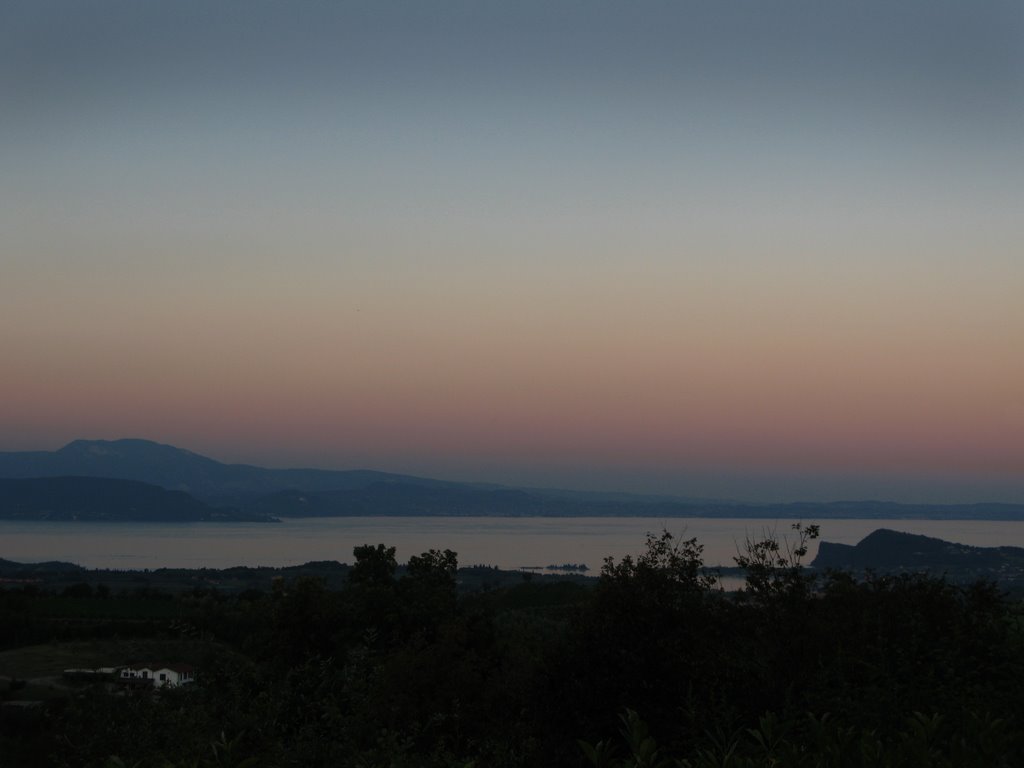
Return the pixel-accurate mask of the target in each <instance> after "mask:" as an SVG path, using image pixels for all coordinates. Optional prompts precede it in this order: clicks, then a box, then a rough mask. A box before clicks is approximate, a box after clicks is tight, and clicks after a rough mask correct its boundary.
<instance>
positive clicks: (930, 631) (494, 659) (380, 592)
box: [0, 528, 1024, 768]
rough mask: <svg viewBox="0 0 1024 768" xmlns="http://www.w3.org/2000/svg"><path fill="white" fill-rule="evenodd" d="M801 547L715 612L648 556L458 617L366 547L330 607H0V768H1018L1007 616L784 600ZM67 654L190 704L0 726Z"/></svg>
mask: <svg viewBox="0 0 1024 768" xmlns="http://www.w3.org/2000/svg"><path fill="white" fill-rule="evenodd" d="M815 533H816V531H815V530H814V529H813V528H811V529H810V530H807V529H802V530H798V531H796V533H795V535H796V536H797V541H795V542H794V543H792V546H791V549H790V548H787V547H786V546H785V545H784V544H782V545H780V544H779V542H776V541H773V540H768V541H761V542H752V543H749V544H748V546H747V550H746V553H745V554H744V556H742V557H741V558H739V560H740V563H739V565H740V566H741V567H743V569H744V571H745V573H746V576H747V582H746V588H745V589H743V590H742V591H740V592H738V593H725V592H722V591H721V590H720V589H719V588H718V586H717V583H716V580H715V578H714V577H712V576H709V575H708V574H707V573H706V572H705V571H704V570H703V569H702V568H701V562H700V554H701V549H700V546H699V545H698V544H697V542H695V541H685V542H679V541H676V540H673V539H672V537H671V536H669V535H668V534H667V533H666V534H663V535H662V536H660V537H651V538H650V539H649V541H648V545H647V549H646V552H645V553H644V554H643V555H641V556H640V557H638V558H636V559H635V560H634V559H630V558H626V559H624V560H623V561H621V562H618V563H615V562H611V561H609V562H607V563H606V564H605V566H604V568H603V569H602V571H601V575H600V578H599V579H597V580H596V581H595V582H594V583H593V584H592V585H591V586H587V585H584V584H581V583H576V582H573V581H569V580H561V581H557V580H550V581H549V580H544V579H540V578H537V579H532V580H526V579H523V578H522V577H520V583H518V584H515V585H512V586H508V585H505V586H495V587H493V588H490V589H479V590H477V591H474V592H470V593H466V592H460V591H459V590H458V585H457V581H458V579H459V574H460V571H459V570H458V569H457V564H456V560H455V555H454V553H451V552H449V551H444V552H438V551H430V552H427V553H424V554H423V555H422V556H420V557H415V558H412V560H411V561H410V563H409V564H408V566H407V567H406V568H405V569H404V571H402V572H401V573H402V575H401V576H399V575H398V574H399V571H398V569H397V564H396V563H395V559H394V550H393V549H389V548H387V547H385V546H383V545H380V546H365V547H359V548H357V549H356V552H355V555H356V562H355V564H354V566H352V567H351V568H350V569H348V570H347V571H346V575H345V580H344V582H343V583H341V584H340V585H337V587H336V588H335V587H329V586H328V584H327V582H326V581H325V580H324V579H323V578H320V577H316V576H309V575H297V576H295V577H293V578H288V579H278V580H277V581H275V582H274V583H273V585H272V586H271V587H270V588H268V589H264V590H258V589H250V590H246V591H242V592H237V593H233V594H229V593H226V592H224V591H218V590H214V589H209V588H202V587H195V588H192V589H189V590H185V591H180V592H177V593H169V592H160V591H154V590H149V591H140V590H135V591H134V592H124V593H120V592H111V591H109V590H108V591H106V592H105V593H102V592H100V591H99V590H97V589H93V588H88V587H86V588H85V589H79V590H78V593H77V594H76V593H74V592H73V591H72V593H71V594H68V589H64V590H62V592H60V593H52V592H49V591H47V590H46V589H40V588H39V587H34V586H25V585H8V588H7V589H6V590H5V591H2V592H0V627H2V628H3V634H2V635H0V644H2V647H0V675H4V676H6V677H0V699H3V700H4V702H5V705H4V706H3V707H2V709H0V765H2V766H4V768H6V766H122V765H124V766H143V767H144V768H150V767H156V766H164V767H166V766H171V767H174V768H178V767H183V766H353V767H357V766H365V767H366V768H370V767H374V766H380V767H381V768H383V767H385V766H387V767H388V768H404V767H406V766H408V767H409V768H414V767H415V768H418V767H420V766H423V767H426V768H431V767H436V768H454V767H455V766H458V767H460V768H464V767H465V766H475V768H485V767H487V768H490V767H492V766H493V767H494V768H532V767H533V766H538V767H540V766H545V767H546V766H552V767H555V768H557V767H558V766H587V765H590V766H608V767H613V768H619V767H621V768H640V767H641V766H665V767H670V766H690V767H691V768H711V767H712V766H717V767H719V768H725V767H727V766H731V767H732V768H743V767H744V766H795V767H797V768H799V767H800V766H836V767H839V766H858V767H860V766H864V767H867V766H958V767H959V766H979V768H981V767H982V766H983V767H984V768H992V767H994V766H1016V765H1024V723H1022V722H1021V713H1022V712H1024V706H1022V705H1024V625H1022V621H1021V619H1022V614H1021V610H1020V605H1019V604H1018V603H1016V602H1014V601H1010V600H1009V599H1008V598H1006V597H1004V596H1002V595H1001V594H1000V593H999V591H998V590H997V589H996V587H995V586H994V585H992V584H987V583H976V584H973V585H970V586H957V585H953V584H950V583H947V582H945V581H944V580H942V579H939V578H935V577H931V576H922V575H907V574H901V575H886V576H871V575H870V574H869V575H868V576H867V577H866V578H860V579H855V578H853V577H852V576H849V575H845V574H843V573H831V574H827V575H825V576H813V575H810V574H809V573H808V572H807V571H805V570H804V569H802V568H801V567H800V565H799V561H800V558H801V556H802V555H803V554H804V548H803V543H805V541H806V538H807V536H808V535H814V534H815ZM61 601H63V602H61ZM90 601H91V602H90ZM133 601H134V602H133ZM83 605H90V606H93V605H95V606H98V607H96V608H95V610H93V611H91V612H89V611H83V610H82V608H81V606H83ZM72 606H78V607H77V608H74V609H72ZM104 606H105V607H104ZM40 643H42V644H43V647H42V648H40V647H39V645H38V644H40ZM76 649H77V650H76ZM76 653H78V654H79V657H80V658H81V662H80V663H79V664H77V666H84V665H95V666H99V665H101V664H106V665H118V664H128V663H135V662H139V661H153V662H157V661H160V662H166V663H188V664H191V665H194V667H195V668H196V669H197V682H196V683H195V684H192V685H185V686H182V687H180V688H175V689H165V690H161V691H159V692H152V691H140V692H125V691H124V690H121V689H119V688H118V687H117V686H115V685H112V684H109V683H102V682H91V683H90V682H76V683H74V685H72V686H71V687H70V688H68V689H67V690H66V691H65V692H63V693H61V692H59V691H58V692H56V693H55V692H53V688H52V687H51V688H50V689H49V690H50V691H51V695H49V696H47V695H45V694H44V693H39V695H38V696H36V698H37V699H47V700H46V701H45V703H44V704H42V705H32V706H28V705H19V706H14V705H11V702H12V701H17V700H24V699H25V698H26V697H27V696H28V694H26V693H25V691H26V690H29V689H31V688H32V687H33V686H35V687H37V688H40V687H41V689H42V690H44V691H45V690H46V689H45V686H44V685H42V683H40V682H39V681H38V680H29V679H28V678H29V677H30V676H32V675H36V674H40V673H42V672H43V671H44V670H43V666H45V660H46V658H47V656H48V654H49V656H52V657H54V658H56V659H59V660H61V663H62V664H64V665H66V666H76V665H73V664H71V663H70V660H71V659H72V658H73V657H74V656H75V654H76ZM118 654H120V657H119V658H109V656H110V655H118ZM155 655H160V656H161V658H160V659H156V658H153V657H154V656H155ZM128 656H134V657H135V658H127V657H128ZM101 657H102V658H101ZM172 657H173V658H172ZM65 660H66V661H65ZM33 665H34V666H33ZM19 669H20V670H23V671H22V672H20V673H19V672H18V670H19ZM28 670H33V671H31V672H30V671H28ZM40 679H44V680H45V677H42V676H41V677H40Z"/></svg>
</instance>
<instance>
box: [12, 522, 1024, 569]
mask: <svg viewBox="0 0 1024 768" xmlns="http://www.w3.org/2000/svg"><path fill="white" fill-rule="evenodd" d="M790 522H791V521H786V520H780V521H766V520H751V519H707V518H686V519H680V518H669V519H665V518H641V517H631V518H607V517H573V518H495V517H386V518H380V517H377V518H372V517H342V518H337V517H336V518H299V519H290V520H285V521H284V522H282V523H276V524H266V523H263V524H260V523H230V524H227V523H176V524H170V523H63V522H61V523H44V522H21V521H10V520H0V558H5V559H7V560H17V561H21V562H38V561H42V560H65V561H69V562H73V563H78V564H80V565H83V566H86V567H88V568H125V569H142V568H162V567H183V568H200V567H209V568H227V567H230V566H234V565H248V566H256V565H269V566H284V565H299V564H302V563H305V562H308V561H310V560H338V561H340V562H352V561H353V559H354V558H353V557H352V548H353V547H355V546H358V545H360V544H377V543H381V542H383V543H385V544H387V545H389V546H395V547H397V549H398V559H399V561H400V562H405V561H406V560H408V559H409V557H410V556H411V555H416V554H419V553H421V552H423V551H425V550H427V549H431V548H435V549H445V548H447V549H453V550H455V551H456V552H457V553H458V554H459V563H460V564H462V565H472V564H477V563H482V564H487V565H497V566H499V567H501V568H509V569H515V568H522V567H536V566H546V565H548V564H551V563H556V564H560V563H586V564H587V565H588V566H590V568H591V569H592V570H594V571H596V570H597V569H598V568H599V567H600V566H601V563H602V561H603V559H604V558H605V557H608V556H611V557H614V558H616V559H619V558H621V557H622V556H623V555H626V554H634V555H635V554H637V553H639V552H641V551H642V550H643V545H644V537H645V534H646V533H647V532H648V531H653V532H660V531H661V530H662V529H663V528H667V529H668V530H669V531H671V532H672V533H673V534H674V535H678V536H682V537H684V538H690V537H694V536H695V537H697V539H698V540H699V541H700V542H701V543H702V544H703V545H704V560H705V562H706V563H707V564H708V565H732V564H733V561H732V558H733V557H734V556H735V554H736V548H737V545H738V544H742V542H743V541H744V539H745V537H746V536H748V535H749V536H751V537H758V536H760V535H761V533H762V532H763V531H764V530H765V529H766V528H770V529H774V530H775V531H776V532H777V533H778V534H780V535H781V534H787V533H790V530H789V525H790ZM876 528H891V529H893V530H898V531H907V532H909V533H923V534H926V535H928V536H935V537H937V538H941V539H946V540H949V541H957V542H961V543H964V544H973V545H976V546H1000V545H1012V546H1024V522H1005V521H963V520H829V521H825V522H824V523H822V524H821V530H822V538H824V539H825V540H826V541H833V542H840V543H844V544H855V543H857V542H858V541H860V540H861V539H862V538H863V537H864V536H866V535H867V534H868V533H870V532H871V531H873V530H875V529H876ZM816 549H817V548H816V546H812V549H811V551H810V554H809V557H808V558H807V561H808V562H809V561H810V560H811V559H812V558H813V557H814V554H815V552H816Z"/></svg>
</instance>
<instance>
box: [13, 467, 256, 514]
mask: <svg viewBox="0 0 1024 768" xmlns="http://www.w3.org/2000/svg"><path fill="white" fill-rule="evenodd" d="M0 518H3V519H16V520H40V519H42V520H91V521H96V520H109V521H161V522H184V521H202V520H224V521H227V520H261V521H265V520H268V519H269V518H267V516H265V515H254V514H252V513H242V512H239V511H238V510H234V509H224V508H220V509H218V508H214V507H211V506H209V505H208V504H205V503H204V502H202V501H199V500H198V499H196V498H193V497H192V496H189V495H188V494H187V493H184V492H182V491H169V490H167V489H165V488H160V487H159V486H156V485H151V484H149V483H140V482H137V481H134V480H111V479H109V478H99V477H38V478H17V479H9V478H8V479H0Z"/></svg>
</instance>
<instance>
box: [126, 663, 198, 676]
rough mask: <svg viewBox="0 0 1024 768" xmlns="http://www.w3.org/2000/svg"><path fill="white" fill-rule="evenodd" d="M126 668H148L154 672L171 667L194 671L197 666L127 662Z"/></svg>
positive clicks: (180, 670) (181, 670)
mask: <svg viewBox="0 0 1024 768" xmlns="http://www.w3.org/2000/svg"><path fill="white" fill-rule="evenodd" d="M124 669H135V670H139V669H148V670H151V671H153V672H157V671H159V670H161V669H169V670H171V671H172V672H178V673H179V674H180V673H182V672H194V671H195V668H194V667H193V666H192V665H191V664H150V663H147V664H126V665H125V667H124Z"/></svg>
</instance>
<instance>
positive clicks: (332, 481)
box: [0, 438, 1024, 521]
mask: <svg viewBox="0 0 1024 768" xmlns="http://www.w3.org/2000/svg"><path fill="white" fill-rule="evenodd" d="M2 477H6V478H21V479H27V478H40V477H51V478H52V477H93V478H109V479H118V480H133V481H138V482H143V483H149V484H151V485H155V486H159V487H160V488H164V489H167V490H172V491H181V492H185V493H187V494H189V495H191V496H194V497H195V498H196V499H198V500H199V501H201V502H203V503H205V504H207V505H209V506H211V507H227V508H234V509H237V510H242V511H244V512H246V513H249V514H253V515H272V516H274V517H308V516H347V515H360V516H365V515H381V516H389V515H390V516H399V515H407V516H411V515H438V516H441V515H463V516H488V515H489V516H510V517H516V516H522V517H525V516H551V517H567V516H574V517H583V516H603V517H615V516H620V517H625V516H630V517H666V518H668V517H710V518H757V519H776V520H784V519H790V520H813V521H819V520H829V519H844V518H845V519H879V520H884V519H961V520H1024V504H1001V503H989V502H985V503H979V504H950V505H939V504H901V503H897V502H890V501H879V500H864V501H832V502H799V501H798V502H785V503H760V504H758V503H745V502H736V501H729V500H717V499H695V498H687V497H671V496H664V495H658V496H655V495H643V494H624V493H607V492H605V493H602V492H594V491H569V490H562V489H543V488H516V487H510V486H502V485H496V484H490V483H465V482H456V481H449V480H437V479H433V478H425V477H417V476H414V475H402V474H397V473H391V472H381V471H378V470H368V469H356V470H330V469H308V468H297V469H268V468H264V467H258V466H254V465H249V464H226V463H223V462H220V461H217V460H216V459H212V458H209V457H207V456H203V455H201V454H198V453H194V452H192V451H189V450H186V449H182V448H178V447H176V446H172V445H166V444H162V443H156V442H153V441H150V440H144V439H141V438H127V439H121V440H84V439H79V440H73V441H71V442H70V443H68V444H67V445H65V446H63V447H61V448H60V449H58V450H56V451H27V452H6V453H4V452H0V478H2Z"/></svg>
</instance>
